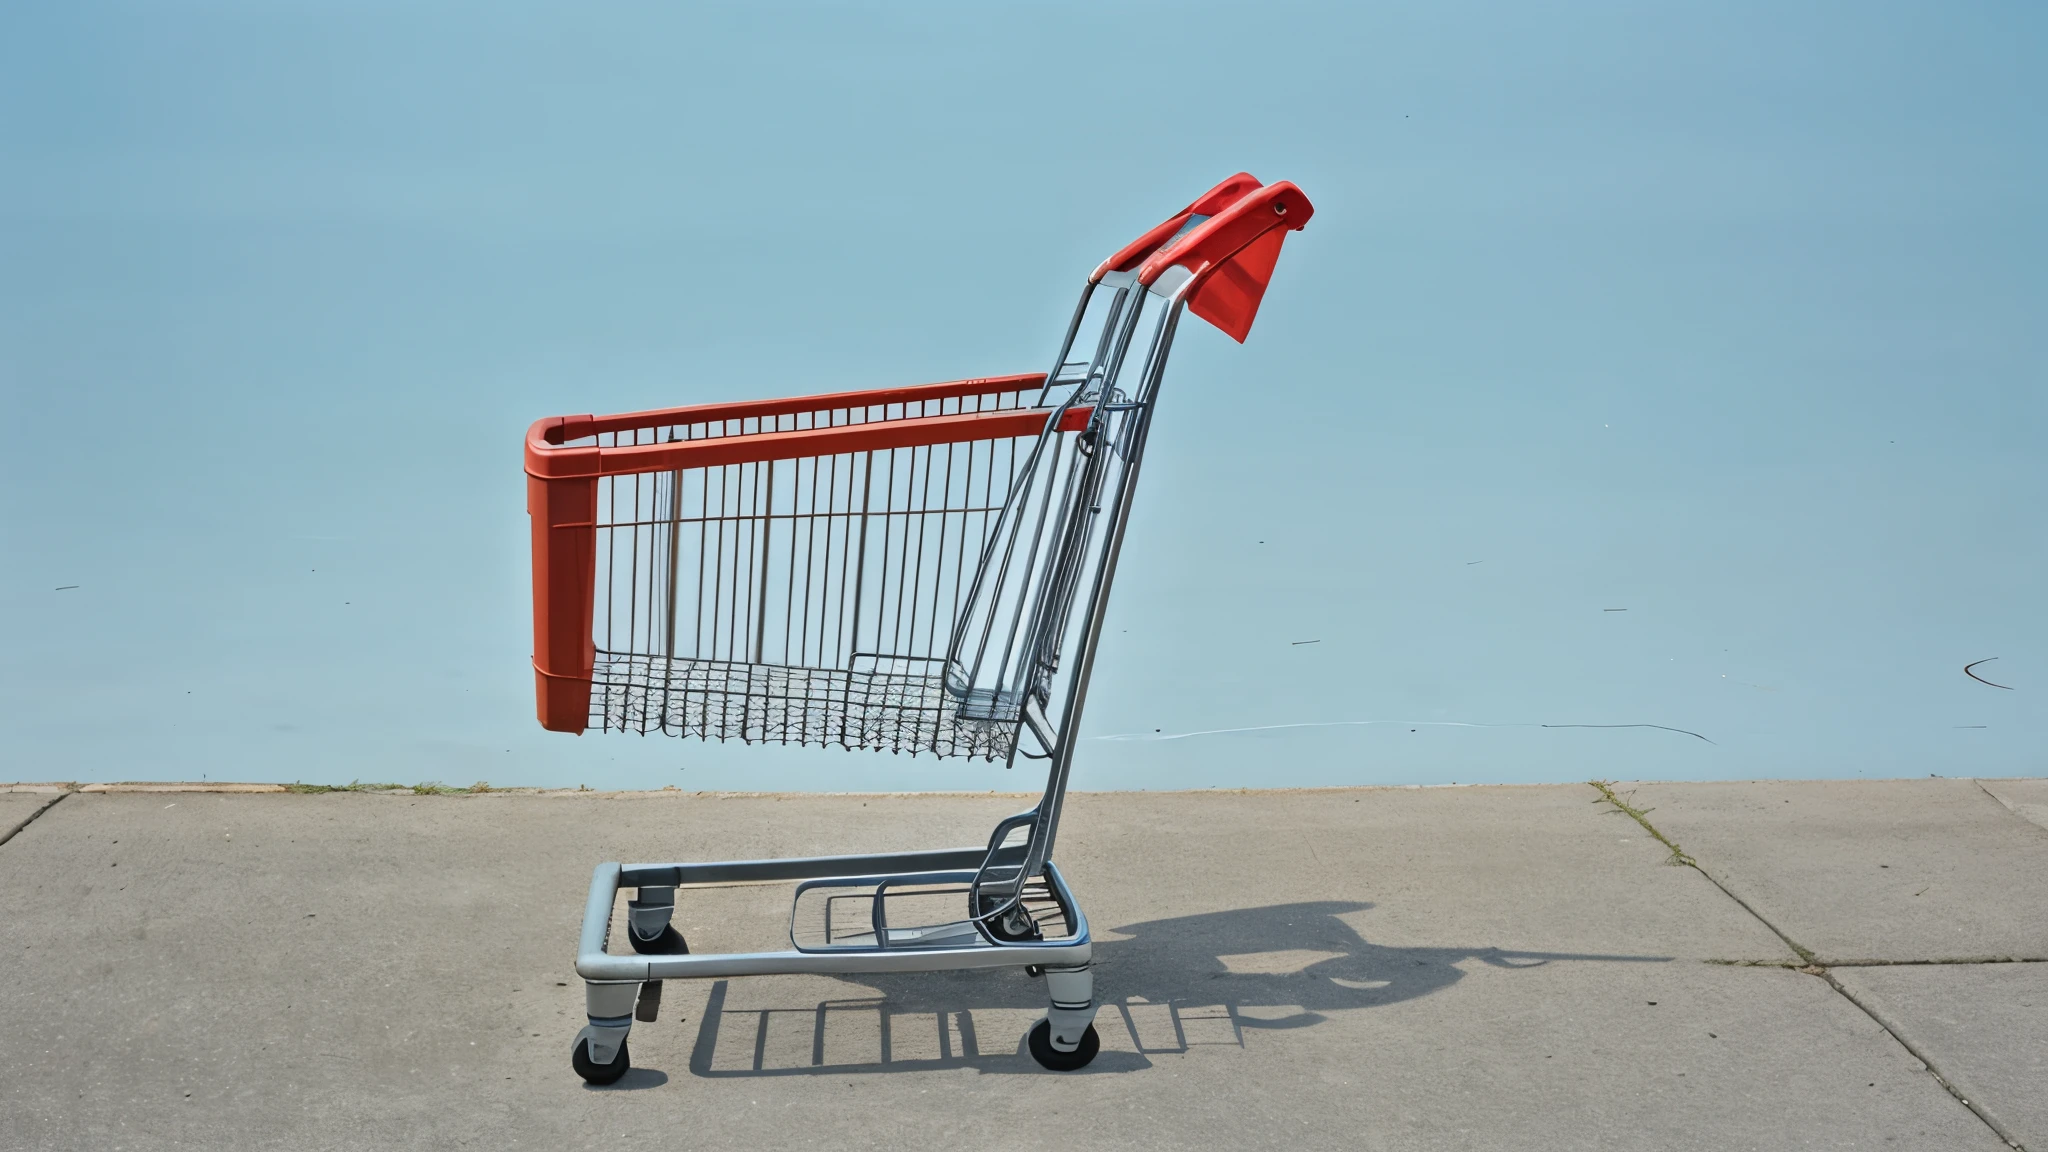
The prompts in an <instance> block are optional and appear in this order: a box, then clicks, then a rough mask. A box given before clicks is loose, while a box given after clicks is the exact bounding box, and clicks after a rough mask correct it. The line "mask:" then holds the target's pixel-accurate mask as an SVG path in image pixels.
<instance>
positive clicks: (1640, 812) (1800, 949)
mask: <svg viewBox="0 0 2048 1152" xmlns="http://www.w3.org/2000/svg"><path fill="white" fill-rule="evenodd" d="M1973 782H1974V781H1973ZM1587 783H1588V784H1590V785H1592V786H1593V787H1594V788H1596V789H1598V790H1599V792H1600V799H1598V800H1595V801H1594V803H1595V804H1602V803H1605V804H1612V805H1613V806H1614V807H1615V808H1616V809H1617V810H1619V811H1621V812H1623V813H1625V814H1627V815H1628V816H1629V818H1631V819H1633V820H1634V821H1635V822H1636V823H1638V824H1640V825H1642V826H1643V831H1645V832H1648V833H1649V834H1650V835H1651V836H1654V837H1656V839H1657V842H1658V843H1660V844H1662V845H1664V846H1665V847H1667V848H1669V849H1671V858H1670V859H1669V860H1667V861H1666V863H1668V864H1683V865H1685V866H1686V867H1688V868H1691V869H1692V870H1693V871H1695V872H1697V873H1699V874H1700V875H1702V876H1704V877H1706V878H1707V882H1708V883H1710V884H1712V885H1713V886H1714V887H1716V888H1719V889H1720V890H1721V894H1722V895H1724V896H1726V897H1728V898H1729V899H1730V900H1733V901H1735V903H1736V904H1737V905H1739V906H1741V908H1742V910H1743V911H1744V912H1747V913H1749V914H1750V915H1751V916H1754V917H1756V921H1757V923H1759V924H1762V925H1763V926H1764V927H1766V928H1768V929H1770V930H1771V934H1772V935H1774V936H1776V937H1777V938H1778V939H1780V940H1783V941H1784V942H1785V946H1786V947H1787V948H1790V949H1792V951H1793V952H1794V953H1795V954H1797V955H1798V957H1799V959H1800V960H1801V961H1802V962H1801V963H1799V964H1796V965H1795V964H1792V963H1790V962H1788V961H1783V960H1780V961H1775V962H1769V963H1765V962H1758V963H1753V964H1743V963H1741V962H1739V961H1734V962H1729V963H1734V964H1736V965H1737V966H1738V967H1750V968H1765V967H1769V968H1790V969H1792V970H1793V971H1796V972H1804V973H1806V974H1807V975H1810V976H1818V977H1820V978H1821V979H1822V980H1825V981H1827V984H1828V987H1830V988H1833V989H1834V990H1835V991H1836V992H1838V993H1840V994H1841V996H1842V999H1844V1000H1847V1001H1848V1002H1849V1003H1851V1004H1854V1005H1855V1006H1856V1007H1857V1008H1858V1009H1860V1010H1861V1011H1862V1013H1863V1014H1864V1015H1865V1016H1868V1017H1870V1019H1871V1020H1872V1021H1873V1022H1874V1023H1875V1024H1876V1025H1877V1026H1878V1027H1879V1028H1882V1029H1884V1030H1885V1034H1886V1035H1888V1036H1890V1037H1891V1038H1892V1039H1893V1040H1895V1041H1897V1042H1898V1045H1899V1047H1901V1048H1904V1049H1905V1050H1906V1051H1907V1052H1908V1053H1909V1054H1911V1056H1912V1057H1913V1059H1915V1060H1918V1061H1919V1062H1920V1066H1921V1067H1922V1068H1925V1069H1926V1070H1927V1074H1928V1075H1929V1076H1932V1077H1934V1082H1935V1083H1936V1084H1939V1085H1941V1087H1942V1089H1943V1090H1944V1091H1946V1092H1947V1093H1948V1094H1949V1095H1950V1096H1953V1097H1955V1100H1956V1102H1957V1103H1958V1104H1961V1105H1962V1106H1963V1107H1965V1108H1968V1109H1969V1110H1970V1114H1971V1115H1973V1116H1975V1117H1976V1118H1977V1119H1979V1120H1982V1121H1983V1122H1984V1126H1985V1127H1986V1128H1989V1129H1991V1131H1992V1133H1993V1134H1994V1135H1996V1136H1997V1137H1998V1138H1999V1139H2000V1140H2003V1141H2005V1143H2006V1145H2007V1146H2008V1147H2010V1148H2015V1149H2018V1152H2026V1146H2025V1145H2023V1144H2021V1143H2020V1142H2019V1140H2018V1139H2017V1138H2016V1137H2014V1136H2013V1134H2012V1133H2010V1132H2008V1131H2006V1130H2005V1126H2004V1125H2003V1124H2000V1123H1999V1122H1998V1121H1997V1120H1994V1119H1992V1117H1991V1115H1990V1113H1988V1112H1986V1111H1984V1109H1983V1108H1981V1107H1979V1106H1977V1105H1976V1104H1973V1103H1971V1102H1970V1098H1969V1097H1967V1096H1965V1095H1963V1093H1962V1090H1961V1089H1960V1088H1957V1087H1956V1086H1955V1084H1954V1083H1953V1082H1952V1081H1950V1080H1949V1078H1948V1077H1947V1075H1945V1074H1944V1073H1943V1072H1942V1071H1941V1069H1940V1068H1937V1067H1936V1066H1935V1064H1934V1061H1933V1059H1931V1058H1930V1057H1929V1056H1928V1054H1927V1053H1925V1052H1922V1051H1921V1050H1920V1047H1919V1045H1917V1044H1914V1043H1913V1042H1912V1041H1910V1040H1908V1039H1906V1036H1905V1032H1904V1031H1903V1030H1902V1029H1901V1028H1899V1027H1898V1026H1897V1025H1895V1024H1893V1023H1892V1022H1891V1021H1890V1020H1887V1019H1886V1018H1885V1017H1884V1016H1883V1014H1881V1013H1880V1012H1878V1011H1877V1009H1876V1008H1873V1007H1872V1006H1870V1005H1869V1004H1865V1003H1864V1002H1863V1001H1862V1000H1861V999H1858V998H1857V996H1856V994H1855V993H1854V992H1851V991H1849V989H1848V987H1847V986H1846V985H1844V984H1843V983H1842V982H1841V981H1840V980H1837V979H1836V978H1835V974H1834V973H1833V972H1830V971H1829V970H1828V969H1829V968H1830V967H1831V966H1832V967H1843V968H1849V967H1874V966H1879V965H1881V964H1883V963H1884V962H1881V961H1880V962H1870V961H1866V962H1863V963H1856V962H1853V961H1850V962H1844V963H1840V964H1832V965H1831V964H1828V963H1823V962H1822V961H1821V960H1820V959H1819V958H1817V957H1816V956H1815V955H1814V953H1813V951H1812V950H1811V949H1809V948H1807V947H1806V946H1804V945H1802V944H1800V943H1799V942H1798V941H1796V940H1794V939H1792V937H1790V936H1788V935H1786V934H1785V932H1784V930H1783V929H1781V928H1779V927H1778V926H1777V925H1776V924H1773V923H1771V921H1770V918H1769V917H1767V916H1765V915H1764V914H1763V913H1761V912H1759V911H1757V910H1756V909H1755V908H1754V907H1752V906H1751V905H1750V903H1749V901H1747V900H1744V899H1743V898H1742V897H1740V896H1737V895H1736V894H1735V893H1734V892H1732V891H1730V890H1729V888H1728V886H1727V885H1726V884H1723V883H1721V881H1720V879H1719V878H1718V877H1716V876H1715V875H1714V874H1713V873H1712V872H1709V871H1707V870H1706V869H1705V868H1704V867H1702V866H1701V865H1700V862H1699V861H1698V860H1695V859H1693V858H1692V857H1691V856H1689V855H1687V854H1686V853H1685V852H1684V851H1683V850H1682V849H1680V848H1679V847H1678V844H1677V843H1676V842H1675V841H1673V840H1672V839H1671V838H1670V837H1668V836H1666V835H1664V833H1662V832H1660V831H1658V830H1657V827H1656V826H1655V825H1653V824H1651V823H1650V811H1651V810H1650V809H1644V808H1637V807H1636V806H1634V805H1633V804H1630V803H1628V802H1627V801H1626V800H1623V799H1622V798H1621V797H1619V796H1616V795H1615V794H1614V787H1613V781H1611V780H1588V781H1587ZM1977 787H1979V788H1983V787H1984V786H1983V785H1982V784H1978V785H1977ZM1985 794H1986V795H1990V790H1989V789H1985ZM1992 799H1994V800H1996V799H1997V797H1995V796H1993V797H1992ZM2000 803H2001V804H2002V803H2003V801H2001V802H2000ZM1962 962H1964V963H1970V962H1972V961H1962ZM1975 962H1978V963H2032V962H2033V961H2017V960H2004V959H1999V960H1989V959H1987V960H1984V961H1975ZM1709 963H1714V961H1709ZM1892 963H1906V964H1911V963H1922V964H1933V963H1939V961H1903V962H1901V961H1893V962H1892Z"/></svg>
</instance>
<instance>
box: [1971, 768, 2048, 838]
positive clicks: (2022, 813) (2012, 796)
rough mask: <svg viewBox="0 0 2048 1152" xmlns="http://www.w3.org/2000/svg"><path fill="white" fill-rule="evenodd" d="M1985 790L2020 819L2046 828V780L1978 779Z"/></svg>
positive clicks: (2047, 784)
mask: <svg viewBox="0 0 2048 1152" xmlns="http://www.w3.org/2000/svg"><path fill="white" fill-rule="evenodd" d="M1978 783H1979V784H1982V785H1983V786H1984V790H1985V791H1986V792H1989V793H1991V795H1992V796H1994V797H1996V798H1997V799H1998V802H1999V803H2001V804H2003V805H2005V806H2006V807H2007V808H2010V809H2012V810H2013V813H2014V814H2015V815H2017V816H2019V817H2020V818H2022V819H2025V820H2029V821H2031V822H2033V823H2035V824H2038V825H2040V826H2041V827H2042V828H2044V829H2048V780H1979V781H1978Z"/></svg>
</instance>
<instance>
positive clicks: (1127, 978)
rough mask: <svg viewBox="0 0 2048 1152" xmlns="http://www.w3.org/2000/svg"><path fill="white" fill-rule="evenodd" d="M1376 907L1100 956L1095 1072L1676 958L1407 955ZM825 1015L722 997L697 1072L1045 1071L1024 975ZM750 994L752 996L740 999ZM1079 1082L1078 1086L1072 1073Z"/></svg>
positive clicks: (873, 979) (879, 984) (1193, 929)
mask: <svg viewBox="0 0 2048 1152" xmlns="http://www.w3.org/2000/svg"><path fill="white" fill-rule="evenodd" d="M1370 907H1372V905H1370V904H1364V903H1358V902H1353V901H1321V902H1312V903H1301V904H1278V905H1272V906H1270V907H1264V908H1245V909H1238V910H1235V911H1230V912H1210V913H1203V914H1201V915H1195V916H1179V917H1174V918H1172V919H1167V920H1151V921H1147V922H1145V923H1142V924H1132V925H1129V926H1127V927H1124V928H1119V929H1116V930H1115V935H1116V936H1117V937H1127V939H1125V938H1120V939H1116V940H1111V941H1105V942H1102V943H1100V944H1099V945H1098V948H1097V951H1096V957H1097V959H1096V966H1095V972H1096V982H1095V992H1096V999H1097V1001H1098V1003H1100V1004H1101V1006H1102V1007H1101V1010H1100V1013H1099V1014H1098V1015H1097V1017H1096V1027H1097V1031H1098V1032H1099V1033H1101V1035H1102V1037H1103V1051H1102V1053H1101V1055H1099V1056H1097V1057H1096V1058H1095V1061H1094V1062H1093V1063H1092V1064H1090V1065H1089V1066H1088V1068H1087V1070H1086V1071H1087V1072H1088V1073H1095V1074H1102V1073H1117V1072H1130V1071H1136V1070H1138V1069H1141V1068H1148V1067H1151V1064H1152V1062H1151V1061H1150V1060H1149V1059H1147V1057H1148V1056H1150V1055H1159V1054H1163V1053H1181V1052H1186V1051H1189V1050H1190V1049H1191V1048H1195V1047H1201V1046H1212V1045H1220V1046H1226V1047H1230V1046H1234V1047H1243V1045H1244V1034H1245V1033H1246V1032H1247V1031H1254V1030H1262V1029H1292V1028H1308V1027H1313V1026H1314V1025H1316V1024H1318V1023H1321V1022H1322V1021H1323V1020H1325V1019H1326V1018H1327V1017H1326V1016H1325V1015H1324V1013H1327V1012H1330V1011H1334V1010H1339V1009H1357V1008H1372V1007H1375V1006H1378V1005H1383V1004H1392V1003H1396V1002H1399V1001H1403V1000H1412V999H1415V998H1416V997H1419V996H1427V995H1429V994H1430V993H1432V992H1436V991H1438V990H1440V989H1443V988H1447V987H1449V986H1450V985H1452V984H1455V983H1457V982H1458V980H1459V979H1461V978H1462V977H1463V976H1464V972H1463V971H1462V970H1461V969H1460V968H1459V967H1458V965H1459V964H1461V963H1463V962H1466V961H1471V960H1476V961H1478V962H1480V963H1482V964H1487V965H1490V966H1492V967H1496V968H1511V969H1512V968H1536V967H1542V966H1544V965H1546V964H1549V963H1552V962H1553V961H1559V960H1580V961H1594V962H1609V963H1663V962H1667V961H1669V960H1670V959H1671V957H1668V956H1620V955H1602V954H1592V953H1568V952H1524V951H1513V950H1507V949H1500V948H1396V947H1387V946H1383V945H1377V944H1372V943H1369V942H1368V941H1366V940H1365V939H1364V938H1363V937H1361V936H1359V935H1358V933H1357V931H1355V930H1354V929H1353V928H1352V927H1351V925H1350V924H1348V923H1346V922H1345V921H1344V920H1343V919H1341V917H1342V916H1343V915H1345V914H1348V913H1352V912H1362V911H1365V910H1366V909H1368V908H1370ZM846 982H847V983H848V984H850V985H852V984H857V986H858V987H860V988H863V989H872V990H873V991H872V992H871V993H868V994H862V993H858V992H853V990H852V989H851V988H849V992H852V993H853V994H850V995H848V996H845V997H843V998H834V999H829V1000H823V1001H819V1002H817V1003H806V1004H803V1005H800V1006H799V1005H794V1004H770V1005H766V1006H756V1005H753V1004H749V1005H746V1006H735V1005H734V1004H733V1003H732V999H733V997H732V990H731V988H730V986H729V985H728V982H726V981H723V980H721V981H718V982H716V983H715V984H713V985H712V988H711V994H710V997H709V999H708V1001H707V1003H706V1005H705V1009H704V1013H703V1016H702V1018H701V1019H700V1020H699V1022H698V1028H697V1041H696V1045H695V1047H694V1049H693V1050H692V1052H691V1054H690V1072H691V1073H692V1074H693V1075H696V1076H703V1077H733V1076H804V1075H844V1074H850V1073H871V1072H911V1071H927V1070H932V1069H943V1068H975V1069H978V1070H980V1071H983V1072H992V1073H1037V1072H1040V1071H1042V1070H1041V1069H1040V1068H1039V1066H1038V1065H1037V1063H1036V1062H1034V1061H1033V1060H1032V1059H1031V1058H1030V1056H1028V1055H1025V1054H1024V1046H1023V1037H1024V1033H1025V1031H1026V1030H1027V1029H1028V1028H1029V1027H1030V1025H1031V1024H1032V1023H1033V1022H1034V1021H1035V1020H1036V1019H1037V1018H1038V1017H1039V1016H1041V1015H1043V1014H1044V1011H1045V1006H1046V1001H1045V995H1046V993H1045V984H1044V982H1043V981H1042V980H1037V979H1033V978H1031V977H1028V976H1025V975H1024V974H1023V973H1022V972H1021V971H1019V970H1016V969H999V970H993V971H981V972H934V973H915V974H889V975H870V976H864V977H860V978H858V980H857V981H856V980H853V979H849V980H847V981H846ZM739 987H740V988H742V989H744V988H746V987H747V985H745V984H742V985H740V986H739ZM1065 1075H1074V1073H1065Z"/></svg>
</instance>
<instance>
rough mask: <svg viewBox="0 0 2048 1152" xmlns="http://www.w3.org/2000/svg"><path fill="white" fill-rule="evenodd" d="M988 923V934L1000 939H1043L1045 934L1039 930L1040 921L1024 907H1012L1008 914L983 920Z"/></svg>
mask: <svg viewBox="0 0 2048 1152" xmlns="http://www.w3.org/2000/svg"><path fill="white" fill-rule="evenodd" d="M983 923H985V924H987V925H988V934H989V935H991V936H993V937H995V938H996V939H998V940H1043V939H1045V934H1044V933H1042V932H1040V931H1039V930H1038V922H1037V921H1035V920H1033V919H1032V918H1031V914H1030V913H1028V912H1026V911H1024V910H1023V909H1022V908H1014V909H1011V911H1010V914H1009V915H1007V916H1000V917H997V918H996V919H994V920H987V921H983Z"/></svg>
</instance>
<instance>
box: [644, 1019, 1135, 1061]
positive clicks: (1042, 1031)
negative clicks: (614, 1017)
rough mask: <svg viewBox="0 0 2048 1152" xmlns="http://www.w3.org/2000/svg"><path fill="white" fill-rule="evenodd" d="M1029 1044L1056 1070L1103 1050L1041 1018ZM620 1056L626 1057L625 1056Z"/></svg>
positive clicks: (1098, 1042)
mask: <svg viewBox="0 0 2048 1152" xmlns="http://www.w3.org/2000/svg"><path fill="white" fill-rule="evenodd" d="M1029 1045H1030V1048H1031V1058H1032V1059H1033V1060H1036V1061H1038V1062H1039V1063H1040V1064H1043V1065H1045V1066H1046V1067H1047V1068H1050V1069H1052V1070H1053V1071H1055V1072H1072V1071H1073V1070H1074V1069H1076V1068H1086V1067H1087V1066H1088V1062H1089V1061H1090V1060H1093V1059H1095V1054H1096V1053H1097V1052H1099V1051H1101V1050H1102V1037H1100V1036H1097V1035H1096V1034H1095V1025H1093V1024H1090V1025H1089V1026H1088V1030H1087V1031H1086V1032H1083V1033H1081V1042H1080V1043H1079V1044H1077V1045H1075V1046H1074V1050H1073V1051H1072V1052H1062V1051H1060V1050H1059V1049H1057V1048H1054V1047H1053V1046H1052V1021H1050V1020H1040V1021H1039V1022H1038V1023H1037V1024H1036V1025H1035V1026H1034V1027H1033V1028H1032V1029H1031V1039H1030V1041H1029ZM620 1058H621V1059H624V1057H623V1056H621V1057H620Z"/></svg>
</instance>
